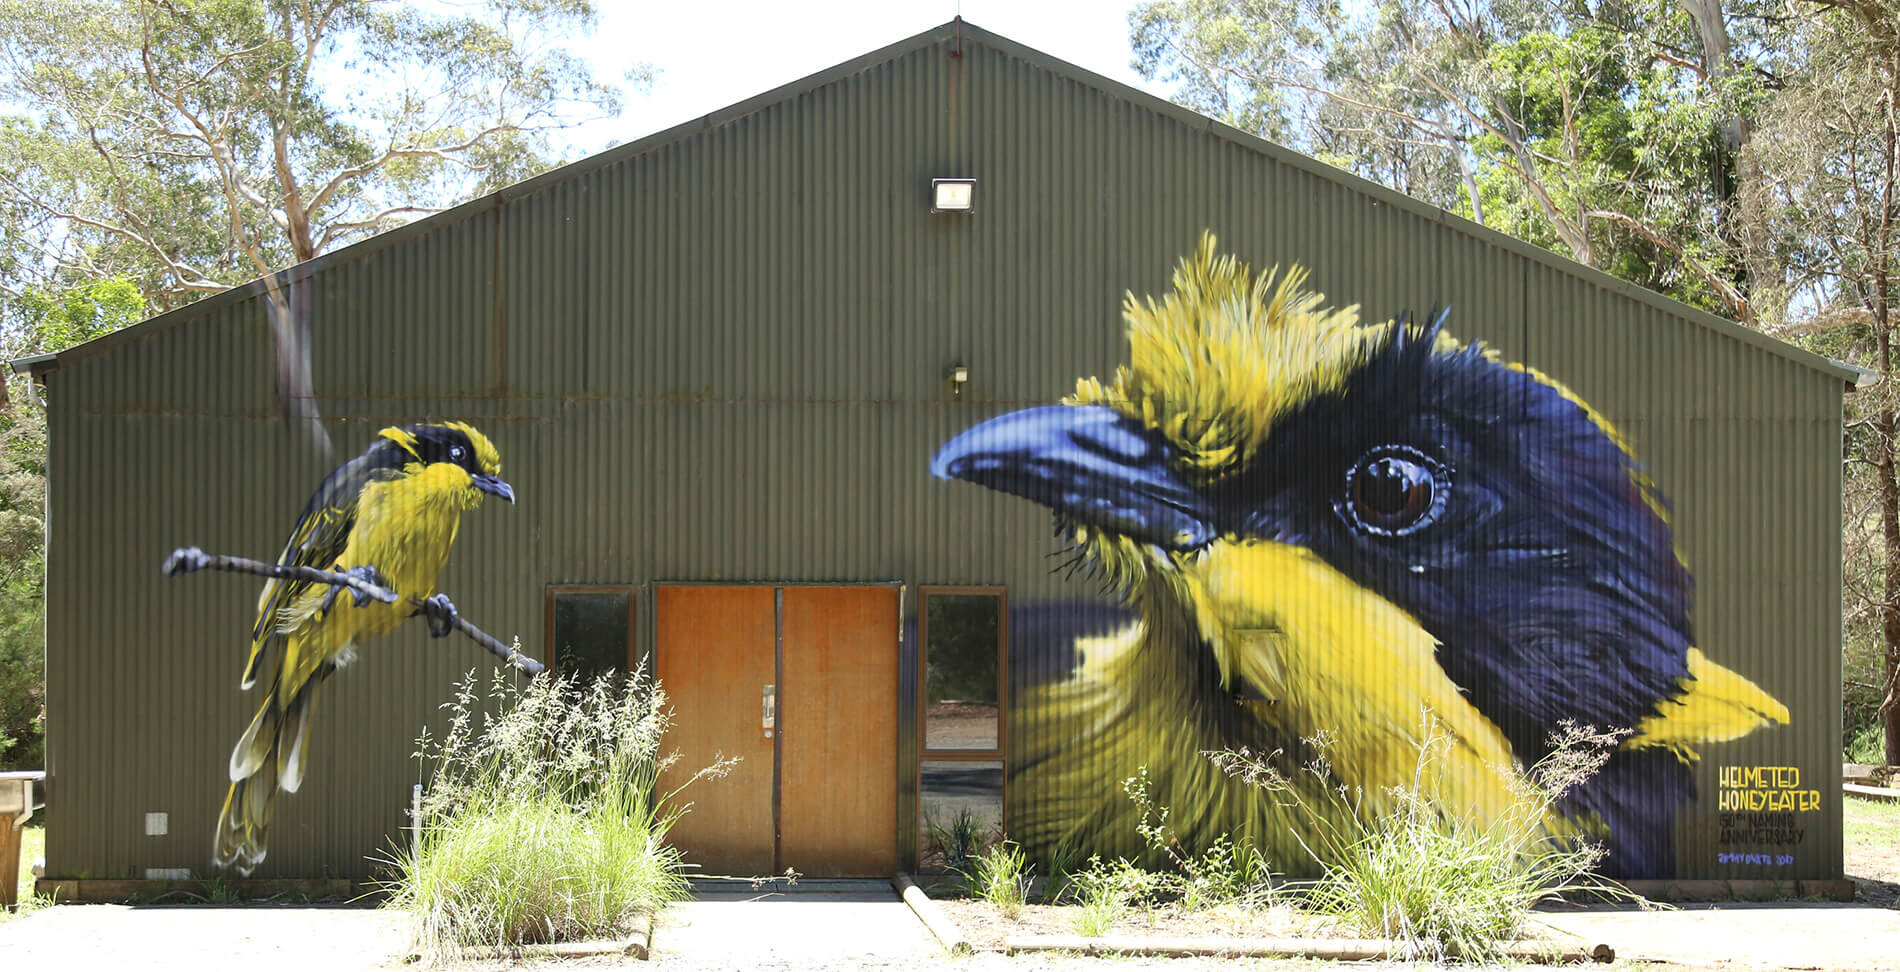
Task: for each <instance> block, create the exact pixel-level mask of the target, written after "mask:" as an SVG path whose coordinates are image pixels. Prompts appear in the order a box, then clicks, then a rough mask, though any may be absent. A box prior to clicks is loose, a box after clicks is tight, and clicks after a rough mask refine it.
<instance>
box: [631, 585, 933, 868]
mask: <svg viewBox="0 0 1900 972" xmlns="http://www.w3.org/2000/svg"><path fill="white" fill-rule="evenodd" d="M654 593H655V608H656V612H657V613H656V618H655V622H656V634H657V640H658V645H657V649H658V650H657V653H656V659H655V670H656V672H657V673H658V675H659V677H660V683H661V686H662V687H663V688H664V689H665V690H666V694H667V698H668V701H669V702H670V704H671V705H672V708H673V713H674V720H673V729H672V731H671V732H670V733H668V736H667V741H666V743H665V744H664V745H663V747H662V748H663V750H665V751H672V752H677V753H678V754H679V757H680V758H679V759H678V761H676V762H675V763H674V764H673V766H672V767H670V768H669V769H668V770H667V772H666V774H664V775H663V776H662V777H661V780H660V792H661V793H667V792H670V791H672V790H673V789H675V788H676V787H678V786H679V785H680V783H681V782H683V781H684V780H685V779H687V778H688V777H690V776H691V775H692V774H693V773H695V772H696V771H698V770H699V769H700V768H702V767H705V766H708V765H710V764H712V763H713V762H714V761H715V760H717V759H720V758H725V757H737V759H738V763H737V764H736V765H734V766H733V768H732V770H731V772H730V773H728V774H727V775H725V776H724V777H722V778H718V779H702V780H699V781H697V782H694V783H692V784H691V785H689V786H687V787H686V789H685V790H684V791H682V792H681V793H680V794H679V795H678V796H677V797H675V798H674V799H675V801H676V802H678V803H682V804H690V806H689V807H688V808H687V812H686V813H685V815H684V816H682V817H681V818H680V819H679V821H678V823H676V824H675V825H674V827H673V830H672V832H671V834H670V835H669V841H670V842H671V843H672V844H674V845H675V846H677V847H679V848H680V849H681V850H682V851H683V852H684V853H685V855H686V860H687V862H688V863H690V864H693V865H697V867H696V873H699V874H709V875H710V874H729V875H763V874H777V873H782V872H783V871H784V870H785V869H786V868H791V869H793V870H795V871H797V872H798V873H799V874H800V875H805V876H811V877H837V876H883V875H888V874H890V873H892V872H893V871H895V870H896V868H897V659H898V653H899V640H898V638H899V630H898V592H897V588H895V587H791V586H786V587H774V586H769V585H757V586H740V587H728V586H673V585H669V586H663V587H659V588H657V589H656V590H655V592H654Z"/></svg>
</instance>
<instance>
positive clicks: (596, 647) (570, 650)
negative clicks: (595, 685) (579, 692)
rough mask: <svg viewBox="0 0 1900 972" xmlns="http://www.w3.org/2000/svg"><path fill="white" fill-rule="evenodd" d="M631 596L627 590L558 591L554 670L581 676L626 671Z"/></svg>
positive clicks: (555, 615) (554, 632)
mask: <svg viewBox="0 0 1900 972" xmlns="http://www.w3.org/2000/svg"><path fill="white" fill-rule="evenodd" d="M629 597H630V594H629V592H627V591H557V592H555V594H554V612H553V613H554V630H553V631H552V632H551V637H552V638H553V645H554V658H553V659H552V660H553V662H554V668H555V670H557V671H559V672H560V673H561V674H563V675H567V676H570V677H577V678H582V679H591V678H593V677H595V676H597V675H600V674H602V673H604V672H624V671H626V670H627V641H628V634H629V632H628V630H627V614H628V611H627V607H628V600H629Z"/></svg>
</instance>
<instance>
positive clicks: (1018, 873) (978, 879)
mask: <svg viewBox="0 0 1900 972" xmlns="http://www.w3.org/2000/svg"><path fill="white" fill-rule="evenodd" d="M971 864H972V868H973V869H972V871H971V872H970V875H969V880H970V890H971V892H972V893H973V894H974V895H975V896H976V897H977V898H979V899H981V900H984V901H987V902H989V903H990V904H992V905H995V906H996V909H997V910H998V911H1001V912H1002V913H1003V914H1004V915H1005V916H1006V917H1009V918H1014V917H1016V916H1017V915H1020V914H1022V911H1023V905H1024V904H1026V903H1027V902H1028V901H1029V880H1030V876H1031V873H1032V872H1033V870H1034V869H1033V868H1032V867H1031V866H1030V864H1029V856H1028V855H1027V854H1024V853H1023V849H1022V848H1021V847H1020V846H1017V845H1016V844H1015V843H1013V842H1011V841H1009V840H999V841H997V842H996V844H995V845H994V846H992V847H991V848H990V849H989V850H987V851H984V852H983V853H981V854H978V855H977V856H976V859H975V860H974V861H972V862H971Z"/></svg>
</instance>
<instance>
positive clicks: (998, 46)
mask: <svg viewBox="0 0 1900 972" xmlns="http://www.w3.org/2000/svg"><path fill="white" fill-rule="evenodd" d="M953 40H955V41H962V42H974V43H978V44H982V45H984V46H987V47H990V48H993V49H995V50H996V51H997V52H999V53H1002V54H1005V55H1007V56H1010V57H1015V58H1018V59H1020V60H1022V61H1025V62H1027V63H1029V64H1032V65H1035V66H1037V67H1040V68H1043V69H1044V70H1047V71H1050V72H1051V73H1054V74H1057V75H1060V76H1062V77H1066V78H1068V79H1070V80H1072V81H1075V82H1077V83H1079V84H1082V85H1085V86H1087V87H1090V88H1094V89H1096V90H1098V91H1101V92H1102V93H1104V94H1107V95H1109V96H1111V97H1114V98H1119V99H1122V100H1124V101H1128V102H1132V103H1134V104H1136V105H1138V106H1140V107H1143V108H1146V109H1148V110H1150V111H1155V112H1158V113H1160V114H1163V115H1166V116H1168V117H1170V118H1173V119H1174V120H1176V121H1178V122H1180V123H1182V124H1184V125H1187V126H1189V127H1195V128H1201V129H1203V130H1205V131H1206V132H1207V133H1208V134H1210V135H1213V136H1215V137H1218V138H1224V139H1227V140H1228V141H1231V142H1234V143H1236V144H1238V145H1241V146H1243V147H1245V148H1248V149H1251V150H1253V151H1256V152H1259V153H1261V154H1263V155H1266V156H1268V157H1270V158H1272V159H1273V160H1274V161H1276V162H1280V163H1283V164H1286V165H1290V166H1293V167H1295V168H1298V169H1300V170H1302V171H1305V172H1308V173H1311V174H1313V175H1315V176H1318V177H1320V178H1323V179H1328V180H1331V181H1333V182H1336V183H1339V184H1341V185H1343V186H1345V187H1347V188H1349V189H1353V190H1355V191H1357V192H1359V193H1362V194H1364V195H1366V196H1370V197H1371V198H1373V199H1376V200H1378V201H1379V202H1382V203H1384V204H1386V205H1390V206H1396V207H1398V208H1400V209H1403V210H1406V211H1408V212H1411V213H1414V214H1416V215H1418V216H1422V217H1424V218H1427V219H1430V220H1433V221H1435V222H1437V223H1439V224H1440V225H1443V226H1444V227H1446V228H1447V229H1450V230H1453V231H1456V232H1460V233H1463V234H1465V235H1467V236H1472V237H1475V238H1477V239H1479V240H1481V241H1483V242H1485V243H1489V244H1492V245H1494V246H1497V247H1499V248H1501V249H1504V250H1506V251H1509V252H1511V253H1513V254H1516V255H1518V256H1522V257H1524V258H1525V259H1528V260H1532V261H1534V262H1537V263H1541V264H1543V265H1545V266H1547V267H1550V268H1552V269H1555V270H1559V271H1561V272H1564V273H1568V274H1571V275H1573V276H1576V277H1579V278H1581V279H1583V280H1584V281H1586V282H1588V283H1591V284H1593V285H1595V286H1597V287H1600V288H1602V289H1605V290H1609V291H1611V292H1613V293H1617V294H1621V295H1622V296H1625V297H1629V298H1631V299H1634V300H1637V301H1640V302H1642V303H1645V304H1648V305H1649V306H1651V307H1654V308H1657V309H1659V310H1662V311H1664V312H1666V313H1669V314H1674V315H1676V316H1678V317H1681V318H1683V319H1684V320H1686V321H1689V322H1692V323H1695V324H1698V325H1701V326H1702V327H1705V328H1708V329H1710V330H1713V331H1715V332H1716V333H1718V334H1722V335H1724V336H1727V337H1730V338H1733V339H1735V340H1739V341H1741V342H1743V343H1745V344H1749V345H1753V346H1755V347H1759V348H1761V349H1763V350H1766V351H1768V352H1770V353H1772V354H1775V355H1777V356H1779V357H1782V358H1784V359H1786V360H1788V361H1791V362H1793V363H1795V364H1798V365H1802V366H1804V367H1807V368H1810V369H1812V370H1815V371H1819V372H1821V373H1823V374H1825V375H1827V376H1829V377H1832V378H1835V379H1837V380H1839V381H1842V382H1843V383H1845V385H1846V386H1847V387H1848V388H1850V389H1851V388H1853V387H1855V386H1856V384H1857V383H1860V382H1862V381H1864V378H1863V377H1862V376H1863V375H1864V374H1865V371H1864V369H1860V368H1857V367H1855V366H1853V365H1849V364H1846V363H1845V362H1839V361H1834V360H1832V359H1830V358H1825V357H1822V356H1820V355H1817V354H1814V353H1813V352H1810V351H1807V350H1804V349H1802V348H1799V347H1796V346H1794V345H1792V344H1789V343H1787V342H1785V341H1781V340H1779V339H1776V338H1773V337H1769V336H1768V335H1766V334H1763V333H1761V332H1759V331H1755V330H1752V329H1750V328H1747V327H1744V326H1742V325H1740V324H1737V323H1735V322H1734V321H1730V320H1727V319H1724V318H1722V317H1718V316H1716V315H1715V314H1711V313H1709V312H1708V311H1705V310H1702V309H1700V308H1697V307H1691V306H1690V305H1688V304H1684V303H1682V302H1680V301H1677V300H1674V299H1671V298H1668V297H1664V296H1662V295H1661V294H1657V293H1655V292H1653V291H1649V290H1645V289H1644V288H1642V287H1639V286H1637V285H1635V284H1633V283H1630V282H1628V281H1626V280H1622V279H1619V278H1617V277H1613V276H1611V275H1609V274H1607V273H1604V272H1603V271H1601V270H1597V269H1594V268H1591V267H1586V266H1584V265H1583V264H1581V263H1578V262H1576V261H1574V260H1570V259H1566V258H1565V257H1562V256H1560V255H1558V254H1556V253H1552V252H1551V251H1549V250H1546V249H1543V248H1542V247H1538V246H1533V245H1532V244H1529V243H1526V242H1524V241H1522V240H1519V239H1516V238H1514V237H1511V236H1507V235H1506V234H1504V233H1500V232H1498V231H1497V230H1494V229H1491V228H1490V227H1487V226H1483V225H1480V224H1478V223H1475V222H1472V221H1471V220H1468V219H1465V218H1464V217H1462V216H1459V215H1457V214H1455V213H1451V212H1448V211H1446V210H1444V209H1440V208H1438V207H1436V206H1431V205H1428V204H1426V203H1423V202H1420V201H1419V200H1417V199H1413V198H1412V197H1410V196H1407V195H1405V194H1403V193H1400V192H1397V191H1395V190H1392V189H1388V188H1386V187H1385V186H1381V185H1379V184H1378V183H1376V182H1372V181H1370V180H1367V179H1362V178H1360V177H1359V176H1356V175H1353V174H1352V173H1350V172H1346V171H1345V170H1343V169H1336V168H1334V167H1332V166H1329V165H1327V164H1325V163H1323V162H1320V161H1319V160H1317V159H1313V158H1309V157H1307V156H1305V155H1301V154H1300V153H1298V152H1295V151H1293V150H1292V149H1289V148H1286V147H1284V146H1281V145H1276V144H1274V143H1272V142H1269V141H1267V140H1266V139H1263V138H1260V137H1258V136H1255V135H1250V134H1248V133H1246V132H1243V131H1241V130H1239V129H1237V128H1234V127H1232V126H1230V125H1227V124H1224V123H1222V122H1219V121H1216V120H1214V119H1212V118H1209V117H1207V116H1205V115H1201V114H1199V113H1197V112H1194V111H1191V110H1189V109H1187V108H1183V107H1181V106H1180V105H1176V104H1173V103H1172V102H1169V101H1166V100H1164V99H1162V98H1157V97H1155V96H1154V95H1151V94H1149V93H1147V92H1145V91H1141V90H1139V89H1136V88H1133V87H1130V86H1128V85H1125V84H1122V83H1121V82H1119V81H1116V80H1114V79H1112V78H1107V77H1104V76H1102V75H1099V74H1096V73H1095V72H1093V71H1089V70H1087V69H1085V68H1082V67H1079V66H1077V65H1074V64H1071V63H1069V62H1067V61H1064V60H1062V59H1060V58H1057V57H1054V56H1052V55H1049V54H1045V53H1043V52H1042V51H1038V50H1036V49H1034V48H1032V47H1029V46H1027V45H1024V44H1021V43H1018V42H1017V41H1013V40H1010V39H1009V38H1007V37H1004V36H1002V35H1000V34H995V33H992V32H990V31H987V30H984V29H983V28H981V27H978V26H976V25H975V24H972V23H969V22H968V21H965V20H963V19H962V18H961V17H958V18H954V19H952V20H950V21H949V22H947V23H944V24H940V25H938V26H936V27H932V28H930V29H929V30H925V31H923V32H921V33H918V34H915V35H912V36H910V37H907V38H905V39H903V40H900V41H897V42H896V43H893V44H889V45H886V46H884V47H882V48H879V49H877V50H874V51H871V52H869V53H866V54H862V55H859V56H858V57H855V58H852V59H850V60H848V61H844V62H843V63H840V64H837V65H834V66H832V67H829V68H826V69H824V70H822V71H818V72H816V73H813V74H810V75H807V76H805V77H803V78H800V79H798V80H796V81H792V82H790V83H787V84H784V85H780V86H779V87H777V88H773V89H771V90H769V91H766V92H763V93H761V94H758V95H755V96H753V97H751V98H747V99H745V100H744V101H740V102H737V103H736V104H732V105H728V106H727V107H725V108H721V109H719V110H717V111H713V112H710V113H708V114H706V115H703V116H701V117H699V118H696V119H693V120H691V121H687V122H683V123H681V124H678V125H675V126H673V127H671V128H667V129H664V130H661V131H658V132H655V133H653V134H651V135H648V136H645V137H643V138H639V139H635V140H634V141H631V142H628V143H626V144H623V145H617V146H614V147H613V148H610V149H607V150H605V151H602V152H597V153H595V154H593V155H590V156H588V157H586V158H583V159H577V160H575V161H573V162H570V163H568V164H566V165H563V166H560V167H558V168H554V169H550V170H548V171H547V172H543V173H541V174H540V175H538V176H535V177H534V178H532V179H526V180H523V181H522V182H518V183H516V184H514V185H512V186H507V187H504V188H502V189H499V190H496V191H495V192H492V193H489V194H488V195H485V196H481V197H479V198H477V199H472V200H470V201H468V202H466V203H463V204H461V205H459V206H455V207H452V208H450V209H446V210H444V211H442V212H440V213H436V214H433V215H431V216H428V217H425V218H423V219H419V220H417V221H415V222H413V223H409V224H406V225H404V226H401V227H398V228H396V229H393V230H390V231H389V232H387V233H383V234H380V235H377V236H373V237H370V238H369V239H366V240H362V241H359V242H357V243H353V244H351V245H349V246H346V247H344V248H342V249H340V250H333V251H331V252H329V253H325V254H321V255H319V256H316V257H313V258H311V259H309V260H306V261H304V262H303V263H300V264H298V265H296V266H294V267H291V268H289V269H287V270H284V271H280V272H279V273H278V280H279V283H278V285H279V286H283V285H285V284H286V283H291V282H295V281H298V280H301V279H305V278H308V277H311V276H314V275H315V274H316V273H317V272H318V271H321V270H322V269H324V268H325V267H328V266H332V265H335V264H339V263H347V262H350V261H352V260H358V259H362V258H364V257H366V256H369V255H371V254H373V253H376V252H379V251H381V250H384V249H387V248H389V247H392V246H398V245H400V244H402V243H404V242H406V241H408V240H410V239H413V238H414V237H417V236H420V235H423V234H426V233H429V232H432V231H434V230H435V229H437V228H440V227H443V226H448V225H452V224H455V223H459V222H463V221H465V220H468V219H472V218H474V217H476V216H478V215H481V214H483V213H486V212H489V211H491V210H495V209H500V208H502V207H504V206H506V205H507V204H508V203H509V202H512V201H514V200H517V199H521V198H524V197H526V196H529V195H533V194H534V193H536V192H539V191H541V190H543V189H546V188H549V187H551V186H554V185H558V184H560V183H562V182H565V181H567V180H569V179H573V178H575V177H577V176H580V175H584V174H586V173H590V172H593V171H595V170H597V169H600V168H603V167H605V166H609V165H613V164H615V163H618V162H621V161H623V160H625V159H629V158H633V157H637V156H640V155H644V154H646V153H648V152H651V151H654V150H655V149H658V148H661V147H663V146H666V145H670V144H672V143H674V142H677V141H681V140H683V139H687V138H691V137H693V136H695V135H698V134H700V133H701V132H705V131H709V130H711V129H714V128H718V127H721V126H723V125H726V124H729V123H731V122H733V121H737V120H739V119H741V118H744V117H746V116H748V115H752V114H754V113H756V112H758V111H761V110H763V109H765V108H768V107H771V106H772V105H776V104H779V103H781V102H785V101H789V100H791V99H793V98H796V97H798V96H800V95H803V94H806V93H808V92H811V91H815V90H817V89H819V88H822V87H824V86H826V85H829V84H834V83H836V82H838V81H841V80H843V79H845V78H848V77H850V76H852V75H854V74H858V73H860V72H862V71H864V70H866V69H868V68H872V67H875V66H877V65H880V64H884V63H887V62H890V61H894V60H897V59H898V58H901V57H903V56H905V55H908V54H911V53H914V52H916V51H919V50H923V49H925V48H929V47H934V46H936V45H938V44H942V43H945V42H949V41H953ZM266 289H267V288H266V284H265V281H264V279H263V278H262V277H260V278H258V279H256V280H252V281H250V282H248V283H243V284H238V285H237V286H234V287H232V288H231V289H229V290H226V291H222V292H220V293H217V294H213V295H212V296H210V297H206V298H205V299H203V300H199V301H195V302H193V303H190V304H187V305H185V306H183V307H179V308H175V309H173V310H170V311H167V312H165V313H163V314H160V315H158V316H156V317H153V318H150V319H148V320H145V321H142V322H140V323H138V324H135V325H133V326H131V327H128V328H125V329H124V330H121V331H117V332H114V333H112V334H108V335H105V336H103V337H99V338H95V339H93V340H91V341H88V342H86V343H85V344H81V345H78V346H77V347H73V348H68V349H67V350H65V351H63V352H60V353H59V355H58V356H57V363H56V364H55V365H54V368H58V367H65V366H69V365H72V364H77V363H80V362H82V361H84V360H86V359H88V358H92V357H97V356H98V355H101V354H104V353H107V352H109V351H111V350H113V349H115V348H117V347H120V346H121V345H126V344H133V343H137V342H140V341H143V340H147V339H149V338H151V337H154V336H156V335H157V334H158V333H160V332H163V331H166V330H169V329H170V328H172V327H176V326H178V325H181V324H184V323H187V322H189V321H191V320H193V319H195V318H198V317H202V316H204V315H206V314H208V313H210V312H211V311H214V310H217V309H219V308H221V307H224V306H226V305H228V304H230V303H233V302H235V301H239V300H243V299H245V298H248V297H251V296H253V295H256V294H259V293H262V292H264V291H265V290H266ZM15 368H16V370H18V369H19V364H18V363H16V364H15ZM39 370H41V371H46V370H52V369H47V368H45V366H44V364H42V365H40V369H39Z"/></svg>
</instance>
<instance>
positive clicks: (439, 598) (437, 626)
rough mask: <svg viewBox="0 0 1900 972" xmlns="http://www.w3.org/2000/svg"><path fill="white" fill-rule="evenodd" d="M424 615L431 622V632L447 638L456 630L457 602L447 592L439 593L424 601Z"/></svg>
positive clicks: (433, 635)
mask: <svg viewBox="0 0 1900 972" xmlns="http://www.w3.org/2000/svg"><path fill="white" fill-rule="evenodd" d="M421 613H422V616H423V618H424V619H426V620H427V621H428V622H429V634H430V636H431V637H435V638H446V637H448V634H449V632H451V631H454V630H455V617H456V614H455V602H454V601H451V600H449V596H448V595H447V594H437V595H436V596H434V597H432V598H429V599H428V600H426V601H423V602H422V612H421Z"/></svg>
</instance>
